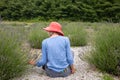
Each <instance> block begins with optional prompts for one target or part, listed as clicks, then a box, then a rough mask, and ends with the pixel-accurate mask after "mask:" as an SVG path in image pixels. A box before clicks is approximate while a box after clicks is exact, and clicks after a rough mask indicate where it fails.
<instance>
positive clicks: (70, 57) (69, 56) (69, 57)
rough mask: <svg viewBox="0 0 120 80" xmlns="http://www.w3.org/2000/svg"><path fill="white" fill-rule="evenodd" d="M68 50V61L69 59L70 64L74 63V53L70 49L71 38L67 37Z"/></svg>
mask: <svg viewBox="0 0 120 80" xmlns="http://www.w3.org/2000/svg"><path fill="white" fill-rule="evenodd" d="M66 50H67V61H68V63H69V65H72V64H73V62H74V61H73V54H72V52H71V49H70V40H69V38H67V39H66Z"/></svg>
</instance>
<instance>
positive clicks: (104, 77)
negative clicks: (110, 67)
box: [102, 74, 114, 80]
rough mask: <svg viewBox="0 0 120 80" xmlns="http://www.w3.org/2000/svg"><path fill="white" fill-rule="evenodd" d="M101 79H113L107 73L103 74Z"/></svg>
mask: <svg viewBox="0 0 120 80" xmlns="http://www.w3.org/2000/svg"><path fill="white" fill-rule="evenodd" d="M102 80H114V79H113V77H112V76H110V75H108V74H104V75H103V77H102Z"/></svg>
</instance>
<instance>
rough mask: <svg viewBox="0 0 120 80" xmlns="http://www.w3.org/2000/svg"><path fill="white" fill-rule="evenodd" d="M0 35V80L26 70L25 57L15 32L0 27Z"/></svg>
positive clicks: (15, 75)
mask: <svg viewBox="0 0 120 80" xmlns="http://www.w3.org/2000/svg"><path fill="white" fill-rule="evenodd" d="M0 37H1V38H0V80H12V78H14V77H17V76H20V75H22V74H23V72H24V71H25V70H26V68H27V64H26V63H27V57H26V55H25V53H24V52H23V51H22V47H21V40H19V38H18V36H17V35H15V33H13V32H11V31H9V32H8V31H7V30H5V29H4V31H3V30H2V29H0Z"/></svg>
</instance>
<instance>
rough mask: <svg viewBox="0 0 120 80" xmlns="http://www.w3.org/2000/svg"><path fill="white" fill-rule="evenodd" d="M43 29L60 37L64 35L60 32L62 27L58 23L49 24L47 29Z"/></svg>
mask: <svg viewBox="0 0 120 80" xmlns="http://www.w3.org/2000/svg"><path fill="white" fill-rule="evenodd" d="M43 29H44V30H46V31H48V32H57V33H59V34H60V35H62V36H64V33H63V32H62V26H61V25H60V24H59V23H58V22H51V23H50V24H49V26H48V27H46V28H43Z"/></svg>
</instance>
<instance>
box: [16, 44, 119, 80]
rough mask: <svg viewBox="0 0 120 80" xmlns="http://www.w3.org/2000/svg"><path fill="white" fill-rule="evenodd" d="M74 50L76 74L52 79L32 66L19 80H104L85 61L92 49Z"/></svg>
mask: <svg viewBox="0 0 120 80" xmlns="http://www.w3.org/2000/svg"><path fill="white" fill-rule="evenodd" d="M72 50H73V51H74V62H75V67H76V69H77V71H76V73H75V74H71V75H70V76H68V77H65V78H50V77H48V76H46V74H45V72H44V71H43V70H42V69H41V67H34V66H30V68H29V69H28V70H27V72H26V74H25V75H23V76H22V77H21V78H19V79H17V80H102V79H101V76H102V73H100V72H98V71H97V70H96V69H95V68H94V67H92V66H90V65H89V64H88V63H87V62H86V61H84V59H83V55H84V54H87V51H90V47H89V46H86V47H73V48H72ZM32 52H34V53H36V52H37V53H39V52H40V50H32ZM116 80H119V79H116Z"/></svg>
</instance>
